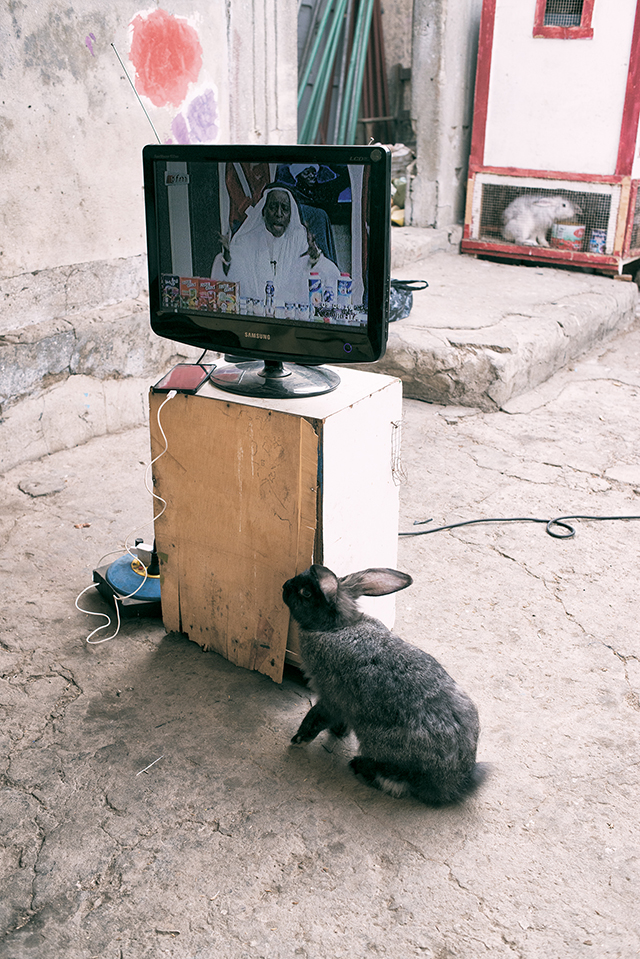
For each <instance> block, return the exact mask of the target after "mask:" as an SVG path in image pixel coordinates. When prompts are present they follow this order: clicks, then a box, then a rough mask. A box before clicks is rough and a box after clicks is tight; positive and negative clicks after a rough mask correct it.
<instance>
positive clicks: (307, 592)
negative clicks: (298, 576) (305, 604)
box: [299, 586, 311, 599]
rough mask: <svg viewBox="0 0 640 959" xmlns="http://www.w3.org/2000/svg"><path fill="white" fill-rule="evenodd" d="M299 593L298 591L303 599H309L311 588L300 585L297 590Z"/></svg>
mask: <svg viewBox="0 0 640 959" xmlns="http://www.w3.org/2000/svg"><path fill="white" fill-rule="evenodd" d="M299 593H300V596H302V598H303V599H310V598H311V590H310V589H308V588H307V587H306V586H301V587H300V590H299Z"/></svg>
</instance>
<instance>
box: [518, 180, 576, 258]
mask: <svg viewBox="0 0 640 959" xmlns="http://www.w3.org/2000/svg"><path fill="white" fill-rule="evenodd" d="M580 213H582V210H581V209H580V207H579V206H578V205H577V204H576V203H573V202H572V201H571V200H570V199H569V198H568V197H566V196H561V195H560V194H559V193H551V194H549V193H547V194H543V193H526V194H524V195H523V196H519V197H517V199H515V200H513V202H512V203H510V204H509V206H508V207H507V208H506V209H505V210H504V212H503V214H502V223H503V227H502V235H503V237H504V238H505V240H513V241H514V242H515V243H519V244H521V245H522V246H549V242H548V240H547V233H548V232H549V230H550V229H551V227H552V226H553V224H554V223H556V222H557V221H558V220H570V219H572V217H574V216H578V215H579V214H580Z"/></svg>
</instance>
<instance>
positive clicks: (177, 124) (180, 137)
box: [171, 113, 191, 143]
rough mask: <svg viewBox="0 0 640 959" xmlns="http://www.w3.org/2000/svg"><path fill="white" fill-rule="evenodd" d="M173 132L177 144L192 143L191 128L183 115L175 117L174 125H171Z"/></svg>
mask: <svg viewBox="0 0 640 959" xmlns="http://www.w3.org/2000/svg"><path fill="white" fill-rule="evenodd" d="M171 132H172V133H173V135H174V137H175V138H176V143H190V142H191V141H190V140H189V127H188V126H187V121H186V120H185V118H184V117H183V116H182V114H181V113H179V114H178V115H177V117H174V119H173V123H172V124H171Z"/></svg>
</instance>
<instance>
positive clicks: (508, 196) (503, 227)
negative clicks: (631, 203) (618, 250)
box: [471, 174, 620, 255]
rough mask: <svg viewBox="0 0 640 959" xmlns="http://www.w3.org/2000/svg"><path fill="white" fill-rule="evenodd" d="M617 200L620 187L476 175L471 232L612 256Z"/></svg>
mask: <svg viewBox="0 0 640 959" xmlns="http://www.w3.org/2000/svg"><path fill="white" fill-rule="evenodd" d="M619 203H620V187H619V186H611V185H609V184H589V183H587V184H583V183H580V184H576V183H570V182H567V181H556V182H553V181H551V182H550V181H549V180H544V179H540V180H534V179H533V178H531V179H530V180H527V181H526V182H525V181H523V180H521V179H516V178H515V177H513V178H511V177H498V176H491V175H487V174H478V175H477V177H476V178H475V189H474V204H473V210H472V226H471V237H472V238H473V239H477V240H480V241H484V242H487V243H500V244H502V243H509V244H513V245H524V246H541V247H547V246H548V247H549V248H550V249H557V250H563V249H564V250H573V251H576V252H582V253H605V254H608V255H611V254H612V253H613V244H614V238H615V229H616V216H617V212H618V207H619Z"/></svg>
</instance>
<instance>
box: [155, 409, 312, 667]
mask: <svg viewBox="0 0 640 959" xmlns="http://www.w3.org/2000/svg"><path fill="white" fill-rule="evenodd" d="M163 399H164V397H162V396H161V395H154V394H152V395H151V397H150V425H151V439H152V453H153V456H154V457H155V456H157V455H158V454H159V453H160V452H161V451H162V449H163V447H164V442H163V440H162V438H161V434H160V430H159V428H158V424H157V410H158V408H159V406H160V403H161V402H162V400H163ZM161 422H162V426H163V428H164V430H165V433H166V436H167V439H168V444H169V449H168V452H167V453H166V454H165V455H164V456H162V457H161V458H160V459H159V460H158V462H157V463H156V464H155V466H154V486H155V492H156V493H157V494H158V495H160V496H162V497H163V498H164V499H166V500H167V503H168V506H167V509H166V511H165V512H164V514H163V515H162V516H161V517H160V518H159V519H158V520H157V522H156V542H157V548H158V552H159V554H160V561H161V588H162V611H163V620H164V623H165V626H166V628H167V629H169V630H178V631H181V632H184V633H187V635H188V636H189V638H190V639H192V640H194V641H195V642H197V643H199V644H200V645H201V646H202V647H203V648H204V649H213V650H215V651H216V652H218V653H220V654H221V655H223V656H224V657H225V658H227V659H229V660H230V661H231V662H234V663H236V664H237V665H239V666H243V667H244V668H246V669H255V670H258V671H259V672H262V673H265V674H266V675H268V676H270V677H271V678H272V679H274V680H275V681H276V682H279V681H280V680H281V678H282V671H283V666H284V657H285V650H286V640H287V632H288V626H289V611H288V609H287V607H286V606H285V605H284V603H283V602H282V584H283V583H284V581H285V580H286V579H288V578H289V577H290V576H293V575H294V574H295V573H296V572H298V571H299V570H302V569H304V568H306V567H307V566H308V565H309V564H310V563H311V562H312V561H313V543H314V536H315V527H316V495H317V490H316V477H317V463H318V438H317V436H316V433H315V431H314V429H313V426H312V425H311V424H310V423H309V422H307V421H306V420H304V419H302V418H301V417H298V416H293V415H287V414H286V413H274V412H273V411H271V410H267V409H261V408H258V407H253V406H247V405H242V404H239V403H237V402H233V401H227V400H226V399H222V400H219V399H211V398H204V397H202V396H184V395H178V396H176V397H175V398H174V399H172V400H171V401H170V402H169V403H168V404H167V405H166V406H165V407H164V409H163V410H162V419H161Z"/></svg>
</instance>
